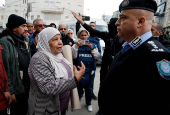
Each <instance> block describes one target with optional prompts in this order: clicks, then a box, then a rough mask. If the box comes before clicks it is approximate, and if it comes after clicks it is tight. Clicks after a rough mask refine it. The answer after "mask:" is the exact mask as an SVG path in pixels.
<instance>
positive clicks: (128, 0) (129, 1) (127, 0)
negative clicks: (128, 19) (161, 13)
mask: <svg viewBox="0 0 170 115" xmlns="http://www.w3.org/2000/svg"><path fill="white" fill-rule="evenodd" d="M126 9H143V10H148V11H151V12H153V13H155V12H156V10H157V3H156V1H155V0H123V1H122V3H121V4H120V6H119V12H121V11H122V10H126Z"/></svg>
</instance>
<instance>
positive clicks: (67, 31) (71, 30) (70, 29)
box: [67, 29, 74, 38]
mask: <svg viewBox="0 0 170 115" xmlns="http://www.w3.org/2000/svg"><path fill="white" fill-rule="evenodd" d="M69 31H71V32H72V33H73V30H72V29H68V31H67V34H68V32H69ZM73 37H74V33H73V36H72V38H73Z"/></svg>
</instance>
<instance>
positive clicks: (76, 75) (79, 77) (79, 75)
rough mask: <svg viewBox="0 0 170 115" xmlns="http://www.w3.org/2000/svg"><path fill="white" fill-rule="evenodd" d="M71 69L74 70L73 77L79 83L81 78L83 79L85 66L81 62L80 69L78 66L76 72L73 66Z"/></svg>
mask: <svg viewBox="0 0 170 115" xmlns="http://www.w3.org/2000/svg"><path fill="white" fill-rule="evenodd" d="M73 68H74V76H75V77H76V78H77V81H80V80H81V78H82V77H83V75H84V72H85V69H86V67H85V65H84V64H83V62H82V61H81V67H80V66H78V68H79V71H78V70H77V68H76V66H73Z"/></svg>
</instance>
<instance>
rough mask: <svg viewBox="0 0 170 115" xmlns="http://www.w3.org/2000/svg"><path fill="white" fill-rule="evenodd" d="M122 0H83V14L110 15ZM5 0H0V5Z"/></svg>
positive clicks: (97, 16) (95, 16)
mask: <svg viewBox="0 0 170 115" xmlns="http://www.w3.org/2000/svg"><path fill="white" fill-rule="evenodd" d="M121 2H122V0H84V15H86V16H90V17H91V18H101V17H102V15H103V14H105V15H112V14H113V12H114V11H117V10H118V9H119V4H120V3H121ZM2 4H5V0H0V6H2Z"/></svg>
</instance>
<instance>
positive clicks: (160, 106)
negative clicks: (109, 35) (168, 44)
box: [98, 0, 170, 115]
mask: <svg viewBox="0 0 170 115" xmlns="http://www.w3.org/2000/svg"><path fill="white" fill-rule="evenodd" d="M156 10H157V4H156V2H155V1H154V0H123V1H122V2H121V4H120V6H119V11H120V14H119V19H118V21H117V22H116V26H117V31H118V36H119V37H121V38H122V39H123V40H125V41H126V42H125V43H124V44H123V49H122V50H121V51H120V52H119V53H117V55H116V57H115V59H114V60H113V62H112V64H111V68H110V70H109V72H108V74H107V76H106V78H105V79H104V81H103V82H102V84H101V87H100V89H99V95H98V104H99V111H100V113H101V114H102V115H127V114H129V115H139V114H140V115H156V114H157V115H170V112H169V111H170V90H169V88H170V62H169V61H170V52H169V51H168V50H167V49H166V48H165V47H164V46H163V45H162V44H161V43H160V42H159V41H157V40H156V39H155V38H154V37H153V36H152V32H151V26H152V19H153V16H154V13H155V12H156Z"/></svg>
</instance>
